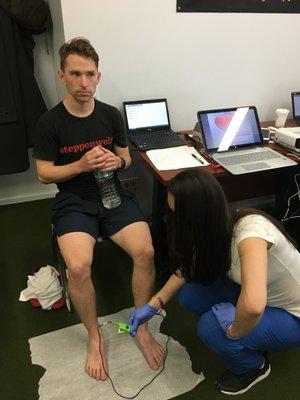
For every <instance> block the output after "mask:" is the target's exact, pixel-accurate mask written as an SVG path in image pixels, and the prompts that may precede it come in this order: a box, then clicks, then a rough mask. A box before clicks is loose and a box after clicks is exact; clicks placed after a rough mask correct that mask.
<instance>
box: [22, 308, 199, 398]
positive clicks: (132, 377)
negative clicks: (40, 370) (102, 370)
mask: <svg viewBox="0 0 300 400" xmlns="http://www.w3.org/2000/svg"><path fill="white" fill-rule="evenodd" d="M130 311H131V309H126V310H122V311H120V312H118V313H116V314H112V315H107V316H105V317H101V318H98V321H99V324H100V323H102V322H105V321H118V322H125V321H127V318H128V314H129V312H130ZM161 322H162V317H160V316H155V317H154V318H152V320H151V321H150V323H149V326H150V329H151V332H152V333H153V336H154V337H155V339H156V340H157V341H158V342H159V343H160V344H161V345H162V346H163V348H165V345H166V341H167V339H168V337H167V336H166V335H163V334H161V333H160V332H158V330H159V327H160V324H161ZM102 329H103V333H104V337H105V352H106V357H107V360H108V365H109V374H110V377H111V378H112V380H113V382H114V384H115V387H116V390H117V391H119V392H120V393H121V394H122V395H124V396H134V395H135V394H136V393H137V392H138V391H139V390H140V389H141V388H142V387H143V386H144V385H145V384H146V383H148V382H149V381H150V380H151V379H152V378H153V376H154V375H156V374H157V372H158V371H153V370H151V369H150V368H149V367H148V365H147V363H146V361H145V359H144V357H143V355H142V353H141V351H140V350H139V348H138V347H137V345H136V343H135V340H134V339H133V338H132V337H131V336H130V335H128V334H119V333H118V330H117V328H116V327H115V326H114V325H112V324H108V325H105V326H103V328H102ZM29 343H30V349H31V358H32V363H33V364H38V365H41V366H42V367H44V368H45V369H46V371H45V374H44V375H43V377H42V378H41V380H40V384H39V395H40V397H39V399H40V400H57V399H59V400H100V399H101V400H115V399H118V400H119V399H120V397H119V396H117V395H116V394H115V392H114V391H113V389H112V387H111V384H110V382H109V381H108V380H107V381H95V380H94V379H92V378H90V377H89V376H88V375H86V374H85V372H84V364H85V357H86V345H87V334H86V330H85V328H84V326H83V324H78V325H74V326H71V327H68V328H64V329H60V330H58V331H54V332H51V333H47V334H45V335H41V336H37V337H34V338H31V339H30V340H29ZM203 379H204V376H203V374H202V373H201V374H200V375H198V374H195V373H194V372H193V371H192V366H191V360H190V357H189V355H188V353H187V351H186V349H185V347H183V346H182V345H181V344H179V343H178V342H177V341H175V340H174V339H172V338H171V340H170V341H169V343H168V355H167V358H166V365H165V369H164V371H163V372H162V373H161V375H159V376H158V377H157V378H156V379H155V380H154V382H153V383H151V384H150V385H149V386H148V387H147V388H145V389H144V390H143V391H142V392H141V393H140V394H139V395H138V397H136V399H138V400H141V399H143V400H154V399H155V400H167V399H171V398H173V397H176V396H178V395H180V394H182V393H185V392H187V391H189V390H192V389H193V388H194V387H195V386H196V385H197V384H198V383H200V382H201V381H202V380H203Z"/></svg>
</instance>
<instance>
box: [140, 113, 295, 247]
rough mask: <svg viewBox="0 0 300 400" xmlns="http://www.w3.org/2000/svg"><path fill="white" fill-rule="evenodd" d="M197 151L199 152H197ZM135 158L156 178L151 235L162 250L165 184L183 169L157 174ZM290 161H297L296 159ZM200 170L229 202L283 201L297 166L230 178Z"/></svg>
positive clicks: (271, 123) (222, 171) (290, 123)
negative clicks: (215, 181)
mask: <svg viewBox="0 0 300 400" xmlns="http://www.w3.org/2000/svg"><path fill="white" fill-rule="evenodd" d="M261 126H262V127H268V126H274V121H266V122H263V123H262V124H261ZM286 126H296V125H295V124H294V122H293V121H291V120H288V121H287V124H286ZM190 132H191V131H181V132H178V134H179V135H181V136H184V134H188V133H190ZM267 146H269V147H271V148H273V149H275V150H276V151H278V152H279V153H281V154H284V155H286V154H287V153H288V152H289V151H288V150H286V149H284V148H283V147H280V146H278V145H276V144H275V143H268V144H267ZM197 150H199V149H198V148H197ZM138 154H139V157H140V158H141V159H142V160H143V162H144V164H145V165H146V166H147V167H148V169H150V171H151V173H152V174H153V175H154V178H155V179H154V187H153V190H154V193H153V211H152V232H153V235H154V246H155V247H156V249H159V247H161V236H162V235H163V236H164V234H163V232H164V230H165V228H164V223H163V215H164V214H165V207H166V190H165V188H166V186H167V184H168V182H170V180H171V179H172V178H174V177H175V176H176V175H177V174H178V173H179V172H180V171H183V169H177V170H169V171H158V170H157V169H156V168H155V166H154V165H153V164H152V162H151V161H150V159H149V158H148V156H147V154H146V153H144V152H138ZM291 158H292V159H294V160H296V158H293V157H291ZM199 168H205V169H206V170H207V171H209V172H210V173H211V174H213V175H214V176H215V177H216V178H217V179H218V181H219V182H220V184H221V185H222V188H223V190H224V192H225V195H226V197H227V199H228V201H229V202H234V201H239V200H245V199H250V198H256V197H261V196H268V195H275V196H276V198H277V199H279V198H280V197H281V198H282V196H283V195H284V193H285V192H286V190H287V187H288V184H289V182H290V181H291V179H292V176H293V174H294V173H295V170H296V168H297V166H295V168H293V167H292V168H291V167H288V168H278V169H274V170H269V171H259V172H253V173H249V174H243V175H232V174H231V173H229V172H228V171H226V170H225V169H223V168H218V169H214V168H212V167H211V166H210V165H208V166H205V167H199ZM275 216H276V215H275Z"/></svg>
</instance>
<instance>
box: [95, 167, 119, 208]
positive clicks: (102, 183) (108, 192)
mask: <svg viewBox="0 0 300 400" xmlns="http://www.w3.org/2000/svg"><path fill="white" fill-rule="evenodd" d="M94 176H95V179H96V182H97V184H98V186H99V189H100V195H101V200H102V204H103V206H104V207H105V208H108V209H112V208H116V207H119V205H120V204H121V197H120V194H119V191H118V189H117V186H116V182H115V179H114V173H113V172H112V171H105V172H102V171H99V170H97V171H94Z"/></svg>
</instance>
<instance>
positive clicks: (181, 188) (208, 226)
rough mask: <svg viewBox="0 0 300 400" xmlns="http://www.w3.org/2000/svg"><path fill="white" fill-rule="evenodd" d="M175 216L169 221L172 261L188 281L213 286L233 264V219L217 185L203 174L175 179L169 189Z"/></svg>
mask: <svg viewBox="0 0 300 400" xmlns="http://www.w3.org/2000/svg"><path fill="white" fill-rule="evenodd" d="M169 193H170V194H172V195H173V196H174V199H175V212H174V214H173V215H171V216H170V218H169V224H168V234H169V240H170V261H171V267H172V269H177V268H179V269H180V271H181V275H182V276H183V277H184V278H185V279H186V281H198V282H201V283H202V284H206V285H208V284H211V283H212V282H213V281H214V280H215V279H216V278H218V277H221V278H225V276H226V272H227V271H228V270H229V268H230V263H231V252H230V245H231V238H232V230H233V224H232V218H231V214H230V210H229V207H228V204H227V201H226V198H225V194H224V192H223V190H222V188H221V186H220V184H219V183H218V181H217V180H216V179H215V178H214V177H213V176H212V175H211V174H209V173H207V172H205V171H203V170H189V171H184V172H181V173H179V174H178V175H176V177H175V178H174V179H173V180H172V181H171V183H170V185H169Z"/></svg>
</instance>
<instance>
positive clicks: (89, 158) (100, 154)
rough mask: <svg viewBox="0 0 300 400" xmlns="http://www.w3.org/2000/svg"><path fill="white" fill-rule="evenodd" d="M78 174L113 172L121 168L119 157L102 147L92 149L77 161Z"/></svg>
mask: <svg viewBox="0 0 300 400" xmlns="http://www.w3.org/2000/svg"><path fill="white" fill-rule="evenodd" d="M78 165H79V169H80V172H91V171H95V170H101V171H115V170H116V169H118V168H119V167H120V166H121V159H120V157H118V156H116V155H115V154H114V153H113V152H111V151H109V150H107V149H105V148H104V147H102V146H96V147H93V148H92V150H89V151H87V152H86V153H85V154H84V155H83V156H82V157H81V159H80V160H79V161H78Z"/></svg>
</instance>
